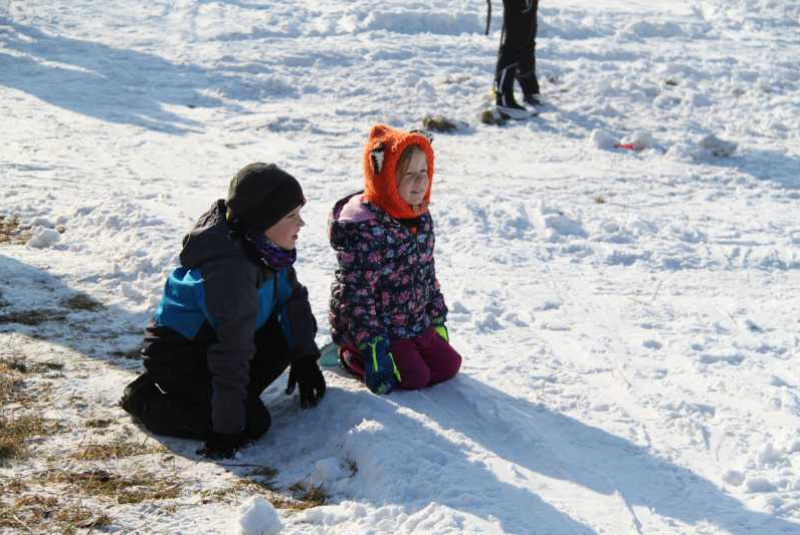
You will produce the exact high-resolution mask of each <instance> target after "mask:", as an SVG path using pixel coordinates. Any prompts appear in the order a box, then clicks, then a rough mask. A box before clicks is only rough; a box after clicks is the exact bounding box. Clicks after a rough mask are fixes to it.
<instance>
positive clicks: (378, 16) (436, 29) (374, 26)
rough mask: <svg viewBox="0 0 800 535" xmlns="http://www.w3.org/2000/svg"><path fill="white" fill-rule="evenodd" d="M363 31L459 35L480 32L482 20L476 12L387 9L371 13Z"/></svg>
mask: <svg viewBox="0 0 800 535" xmlns="http://www.w3.org/2000/svg"><path fill="white" fill-rule="evenodd" d="M358 29H359V30H361V31H376V30H386V31H389V32H394V33H402V34H417V33H430V34H439V35H459V34H462V33H479V32H481V31H482V26H481V21H480V19H479V17H478V16H477V14H475V13H436V12H431V11H429V10H424V11H411V10H407V11H406V10H403V11H386V12H380V13H371V14H370V15H369V16H368V17H367V18H366V19H364V20H363V22H362V23H361V24H359V25H358Z"/></svg>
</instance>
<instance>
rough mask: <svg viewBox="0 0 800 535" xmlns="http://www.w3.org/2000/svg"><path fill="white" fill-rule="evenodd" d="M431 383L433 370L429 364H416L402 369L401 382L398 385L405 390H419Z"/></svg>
mask: <svg viewBox="0 0 800 535" xmlns="http://www.w3.org/2000/svg"><path fill="white" fill-rule="evenodd" d="M430 383H431V371H430V369H428V367H427V366H424V365H420V366H414V368H412V369H409V370H402V369H401V370H400V384H398V385H397V386H398V387H399V388H402V389H404V390H418V389H420V388H425V387H426V386H428V385H429V384H430Z"/></svg>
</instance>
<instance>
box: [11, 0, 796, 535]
mask: <svg viewBox="0 0 800 535" xmlns="http://www.w3.org/2000/svg"><path fill="white" fill-rule="evenodd" d="M494 4H495V6H494V7H495V9H494V12H495V14H494V20H493V22H492V34H491V35H490V36H489V37H486V36H484V35H483V28H484V24H485V12H484V10H485V3H484V2H482V1H466V0H427V1H424V2H423V1H418V0H417V1H415V0H408V1H401V0H383V1H380V2H379V1H377V0H349V1H346V2H316V1H310V0H294V1H292V2H275V1H273V2H270V1H264V0H170V1H164V0H156V1H153V2H122V1H110V2H92V1H88V0H73V1H70V2H67V1H63V0H47V1H44V0H25V1H21V0H0V216H1V217H2V218H3V219H2V220H1V221H0V223H2V224H0V229H3V228H5V229H6V230H5V231H4V233H5V234H8V235H11V237H12V238H13V239H12V240H11V241H10V242H4V243H0V359H2V360H0V363H2V362H5V363H9V362H13V361H15V359H17V360H19V359H25V361H26V362H27V363H28V364H29V366H28V368H30V369H28V370H27V372H26V373H21V372H19V373H17V372H15V373H17V376H15V377H17V378H18V380H19V381H20V382H19V383H18V385H17V389H16V390H15V392H16V394H15V396H16V397H15V399H12V400H11V401H8V402H7V403H6V404H5V406H3V407H2V408H0V418H2V419H3V423H4V425H8V424H9V422H11V421H13V420H15V419H19V418H20V417H21V416H24V415H26V414H36V415H38V416H40V417H42V418H45V421H46V422H50V424H52V426H56V424H57V427H54V428H53V429H50V431H49V432H48V433H45V434H44V436H41V437H33V438H31V439H30V440H29V441H28V442H29V443H28V456H27V458H25V457H22V458H20V459H19V460H11V461H9V462H8V463H6V464H5V465H4V466H2V467H0V490H2V492H0V531H2V532H4V533H5V532H15V531H19V532H26V531H29V530H32V531H37V530H52V531H57V530H58V529H61V528H58V526H61V527H62V528H63V526H67V525H72V526H77V527H78V528H79V529H82V530H94V531H114V530H122V531H125V532H129V531H136V530H138V531H139V532H143V533H154V532H165V533H166V532H170V533H171V532H181V533H230V532H233V531H234V530H239V531H241V532H244V533H248V534H250V533H258V532H259V531H263V532H271V531H277V530H278V529H280V527H281V526H282V528H283V532H285V533H341V534H351V533H423V532H427V533H437V534H440V533H514V534H518V533H537V534H538V533H554V534H562V533H565V534H571V533H601V532H602V533H614V534H617V533H647V534H650V533H735V534H744V533H748V534H749V533H763V534H774V533H800V365H799V364H798V356H800V354H799V353H800V352H799V351H798V348H799V347H800V277H799V276H798V273H800V252H799V251H800V222H799V220H798V217H797V214H798V203H800V143H798V139H799V138H800V94H799V93H800V91H799V89H800V67H798V63H797V58H798V57H800V37H798V36H800V4H798V3H797V2H790V1H776V0H751V1H745V0H727V1H726V0H700V1H689V0H663V1H659V2H652V1H646V0H629V1H627V2H618V1H611V0H602V1H597V0H595V1H587V0H563V1H560V2H550V1H547V0H544V1H542V3H541V6H540V12H539V22H540V35H539V42H538V65H539V68H538V70H539V76H540V80H541V82H542V91H543V94H544V98H545V100H546V106H545V107H544V108H543V110H542V114H541V115H540V116H539V117H537V118H536V119H534V120H531V121H530V122H527V123H521V124H511V125H507V126H504V127H501V128H498V127H494V126H484V125H482V124H480V122H479V121H478V120H477V118H478V115H479V113H480V111H481V110H482V109H484V108H485V106H486V105H487V103H488V99H489V96H488V92H489V89H490V86H491V79H492V74H493V69H494V60H495V57H496V48H497V42H498V40H499V31H500V28H501V25H502V21H501V14H500V11H501V8H500V2H494ZM431 113H441V114H444V115H445V116H447V117H449V118H451V119H453V120H457V121H461V122H463V123H464V124H463V125H462V127H461V128H460V130H459V131H458V132H457V133H454V134H439V135H437V137H436V140H435V141H434V147H435V149H436V151H437V175H436V177H435V184H434V193H433V198H432V201H433V202H432V207H431V211H432V213H433V215H434V218H435V221H436V225H437V253H436V254H437V270H438V274H439V278H440V281H441V283H442V286H443V290H444V294H445V297H446V299H447V301H448V304H449V306H450V310H451V312H450V317H449V322H448V325H449V328H450V333H451V336H452V342H453V344H454V346H455V347H456V348H457V349H458V350H459V351H460V352H461V353H462V355H463V356H464V357H465V361H464V366H463V368H462V373H461V374H460V375H459V376H458V377H457V378H456V379H454V380H453V381H450V382H449V383H446V384H443V385H439V386H436V387H434V388H431V389H428V390H424V391H419V392H396V393H392V394H391V395H390V396H388V397H377V396H374V395H371V394H370V393H369V392H368V391H367V390H366V389H365V388H364V387H363V386H362V385H360V384H359V383H358V382H356V381H355V380H353V379H351V378H349V377H348V376H346V374H344V373H343V372H342V371H341V370H339V369H338V368H335V367H334V368H327V369H326V372H325V374H326V379H327V381H328V384H329V390H328V394H327V396H326V397H325V399H324V402H323V403H322V404H321V405H320V406H319V407H318V408H317V409H315V410H312V411H301V410H300V409H299V407H298V403H297V400H296V399H292V398H288V397H287V396H285V395H284V394H283V393H282V387H283V385H284V384H285V378H284V379H282V380H281V381H279V384H275V385H273V386H272V387H270V388H269V389H268V390H267V391H266V392H265V394H264V399H265V400H266V402H267V404H268V405H269V407H270V410H271V412H272V415H273V421H274V424H273V428H272V429H271V430H270V432H269V433H268V434H267V435H266V436H265V437H264V438H263V439H262V440H260V441H258V442H257V443H256V444H254V445H252V446H251V447H249V448H247V449H245V450H242V451H241V452H240V453H239V455H238V456H237V458H236V459H234V460H233V461H231V462H228V463H219V464H217V463H210V462H204V461H203V460H201V459H199V458H198V457H197V456H196V455H195V454H194V450H195V448H196V446H197V444H196V443H193V442H190V441H181V440H170V439H162V438H159V437H154V436H150V437H149V438H148V437H147V435H146V434H144V433H142V431H141V430H139V429H138V428H136V427H135V426H134V425H133V424H132V423H131V421H130V419H129V418H128V417H127V416H126V415H125V414H124V413H123V412H122V411H121V409H119V408H118V407H117V406H116V402H117V400H118V398H119V396H120V393H121V390H122V387H123V386H124V385H125V384H126V383H127V382H128V381H130V380H131V379H132V378H133V377H134V376H135V375H136V373H137V372H138V370H139V369H140V364H139V362H138V361H137V360H136V359H134V358H130V357H131V356H132V355H134V354H135V351H136V348H137V345H138V343H139V341H140V337H141V332H142V329H143V327H144V325H145V323H146V321H147V317H148V315H149V313H150V312H151V311H152V309H153V306H154V304H155V303H156V301H157V299H158V298H159V296H160V290H161V287H162V284H163V278H164V275H165V273H167V272H168V271H169V270H170V269H171V268H172V267H173V266H174V265H175V262H176V261H177V253H178V251H179V246H180V241H181V238H182V236H183V233H184V232H186V230H188V228H189V227H190V226H191V224H192V222H193V221H194V219H195V218H196V217H197V216H198V215H199V214H200V213H201V212H202V211H204V210H205V209H206V207H207V206H209V205H210V204H211V203H212V202H213V201H214V200H215V199H216V198H218V197H220V196H222V195H223V194H224V192H225V191H226V187H227V183H228V180H229V179H230V177H231V176H232V175H233V174H234V173H235V171H236V170H238V169H239V168H240V167H241V166H243V165H244V164H246V163H249V162H252V161H274V162H278V163H279V164H280V165H282V166H283V167H285V168H286V169H287V170H289V171H290V172H291V173H293V174H294V175H295V176H297V177H298V178H299V179H300V180H301V182H302V184H303V185H304V188H305V192H306V196H307V197H308V199H309V203H308V204H307V206H306V208H305V209H304V215H305V216H306V220H307V223H308V224H307V226H306V228H305V229H304V230H303V232H302V234H301V245H300V246H299V262H298V272H299V275H300V277H301V280H302V281H303V282H304V283H305V284H306V285H307V286H308V287H309V291H310V295H311V299H312V305H313V307H314V311H315V313H316V314H317V317H318V319H319V320H320V326H321V332H320V336H319V341H320V343H323V342H324V341H325V340H326V338H327V325H326V322H325V318H326V312H327V301H328V291H329V285H330V282H331V279H332V274H333V270H334V267H335V258H334V256H333V254H332V252H331V250H330V247H329V245H328V243H327V237H326V219H327V214H328V212H329V210H330V209H331V207H332V205H333V203H334V201H336V200H337V199H338V198H340V197H341V196H343V195H344V194H346V193H349V192H351V191H354V190H355V189H357V188H359V186H360V184H361V171H360V170H361V151H362V146H363V143H364V141H365V138H366V134H367V132H368V129H369V127H370V125H372V124H373V123H376V122H385V123H388V124H391V125H393V126H396V127H409V128H410V127H419V126H421V120H422V118H423V117H424V116H425V115H427V114H431ZM715 140H717V142H716V144H715V143H714V141H715ZM616 145H624V146H633V147H635V148H637V149H642V150H627V149H624V148H618V147H616ZM16 222H18V223H21V227H17V228H16V229H15V230H13V231H11V230H9V229H12V228H14V227H16V225H17V223H16ZM25 227H30V229H29V230H26V229H25ZM28 232H29V233H30V237H28V236H27V234H28ZM0 238H2V236H0ZM17 242H23V243H17ZM24 242H27V244H26V243H24ZM76 296H82V297H81V298H79V299H76ZM87 296H88V298H91V299H88V298H87ZM95 301H96V303H94V302H95ZM34 363H39V364H40V365H41V364H46V366H39V367H38V368H37V367H36V366H33V364H34ZM8 370H9V369H8V368H6V371H5V373H6V375H7V376H8V377H10V376H11V375H10V372H9V371H8ZM37 370H38V371H37ZM50 424H48V425H50ZM103 444H106V445H107V444H118V445H125V446H126V448H122V447H119V448H117V450H118V451H117V453H116V454H109V455H105V456H104V455H101V454H99V453H95V454H90V453H91V452H92V451H98V450H97V448H95V449H94V450H93V449H92V447H95V446H99V445H103ZM265 467H268V469H269V470H268V469H267V468H265ZM98 470H102V471H103V472H102V474H105V476H103V477H105V478H106V479H111V480H112V481H113V480H114V478H115V477H116V478H120V477H128V478H130V477H131V476H132V475H133V474H136V475H139V476H141V477H142V478H143V479H144V480H145V481H147V480H149V481H150V482H151V483H152V482H161V483H164V485H161V486H158V488H157V489H155V487H156V486H155V485H154V484H153V485H151V487H152V488H150V487H148V486H147V485H145V484H144V483H141V484H140V485H139V487H137V485H136V484H134V483H132V482H131V481H128V485H127V487H126V486H124V485H122V486H120V487H119V488H118V489H116V490H114V491H112V492H106V493H103V492H100V491H99V490H98V489H97V486H96V485H95V486H92V485H85V484H78V483H76V482H75V481H76V480H77V481H78V482H79V483H80V481H83V482H84V483H85V482H86V480H87V479H90V480H93V479H92V478H97V477H98V476H97V474H98V473H100V472H98ZM54 474H55V476H54ZM59 474H60V476H59V477H56V476H58V475H59ZM265 474H266V475H265ZM70 475H71V476H70ZM81 475H82V476H81ZM265 479H266V480H267V482H266V485H267V486H268V487H270V489H271V490H266V489H265V488H264V487H260V486H258V485H254V484H252V483H251V482H252V481H262V482H263V481H264V480H265ZM298 484H299V485H298ZM140 487H141V488H144V489H145V491H146V492H149V493H150V494H148V495H147V496H145V497H144V498H143V499H140V500H138V501H136V500H134V499H132V498H130V495H129V494H126V493H128V492H132V489H134V490H135V489H136V488H140ZM301 487H302V488H305V489H306V490H314V489H319V490H318V493H317V494H323V495H324V496H325V497H326V500H325V504H324V505H319V506H314V507H310V506H311V505H314V503H315V502H313V500H310V499H309V497H308V496H305V497H304V496H302V492H301V490H302V489H301ZM148 489H149V490H148ZM154 489H155V490H154ZM159 489H160V490H159ZM157 491H158V492H161V494H158V492H157ZM143 492H144V491H143ZM126 496H127V498H125V497H126ZM262 496H265V497H266V498H267V500H268V501H269V500H271V501H272V503H274V504H275V505H276V506H277V512H278V515H277V516H275V515H274V509H273V506H272V505H269V504H268V503H267V502H265V501H263V500H262ZM37 500H38V501H37ZM46 500H50V501H49V502H47V503H49V506H50V507H51V508H55V510H59V511H62V512H65V511H66V512H68V511H69V510H70V509H69V508H70V507H77V508H82V509H81V511H82V515H83V516H80V515H77V516H75V515H74V516H75V518H72V517H68V516H64V515H66V513H64V515H62V517H59V518H55V515H53V516H51V517H49V518H48V517H45V518H38V520H37V519H36V518H34V517H33V516H31V515H33V511H34V509H35V507H34V506H35V505H36V504H37V503H43V501H46ZM281 500H283V501H281ZM287 504H293V505H292V506H291V507H290V506H289V505H287ZM298 504H300V506H298ZM303 507H305V508H303ZM103 515H105V516H104V517H103ZM79 516H80V518H78V517H79ZM101 517H102V518H101ZM34 522H38V523H35V524H34Z"/></svg>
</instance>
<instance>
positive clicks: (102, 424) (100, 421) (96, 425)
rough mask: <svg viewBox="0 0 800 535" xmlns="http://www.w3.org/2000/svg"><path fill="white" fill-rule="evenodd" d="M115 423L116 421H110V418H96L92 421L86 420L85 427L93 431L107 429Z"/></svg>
mask: <svg viewBox="0 0 800 535" xmlns="http://www.w3.org/2000/svg"><path fill="white" fill-rule="evenodd" d="M113 423H114V420H110V419H108V418H94V419H92V420H86V424H85V425H86V427H89V428H91V429H105V428H106V427H108V426H110V425H111V424H113Z"/></svg>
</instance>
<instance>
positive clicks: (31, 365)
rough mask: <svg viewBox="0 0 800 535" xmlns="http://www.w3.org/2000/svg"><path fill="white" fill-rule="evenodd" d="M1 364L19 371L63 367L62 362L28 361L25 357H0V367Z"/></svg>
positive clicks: (59, 368)
mask: <svg viewBox="0 0 800 535" xmlns="http://www.w3.org/2000/svg"><path fill="white" fill-rule="evenodd" d="M3 366H5V367H6V368H8V369H11V370H14V371H18V372H20V373H46V372H50V371H61V370H63V369H64V364H62V363H60V362H55V361H47V362H28V361H27V359H25V357H11V358H7V357H0V367H3Z"/></svg>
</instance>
